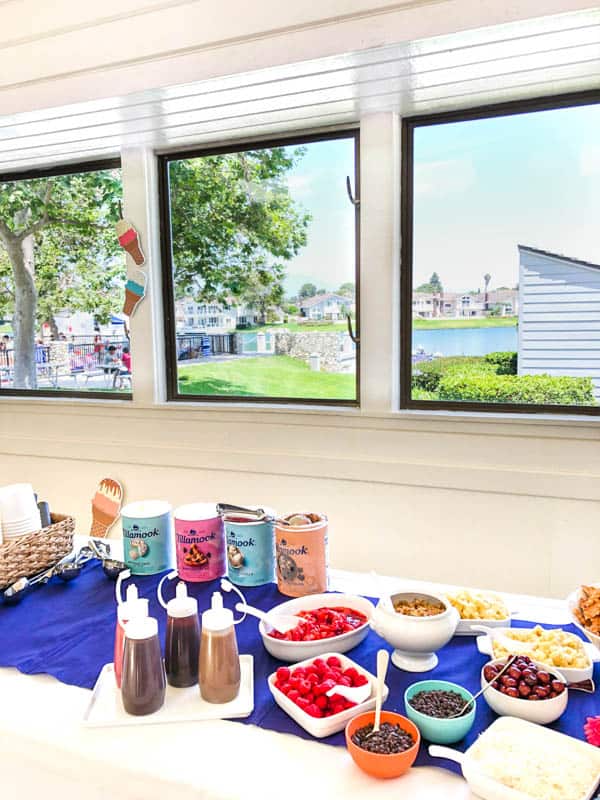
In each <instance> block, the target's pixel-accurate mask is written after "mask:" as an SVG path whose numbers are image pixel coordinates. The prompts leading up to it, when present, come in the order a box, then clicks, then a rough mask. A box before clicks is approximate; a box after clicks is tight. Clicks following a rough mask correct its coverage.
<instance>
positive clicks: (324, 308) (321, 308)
mask: <svg viewBox="0 0 600 800" xmlns="http://www.w3.org/2000/svg"><path fill="white" fill-rule="evenodd" d="M299 306H300V314H301V315H302V316H303V317H306V318H307V319H315V320H319V319H329V320H340V319H345V318H346V315H347V314H348V313H350V312H351V311H354V307H355V304H354V300H352V299H351V298H350V297H345V296H344V295H342V294H335V293H333V292H327V293H326V294H317V295H315V296H314V297H306V298H304V300H301V301H300V304H299Z"/></svg>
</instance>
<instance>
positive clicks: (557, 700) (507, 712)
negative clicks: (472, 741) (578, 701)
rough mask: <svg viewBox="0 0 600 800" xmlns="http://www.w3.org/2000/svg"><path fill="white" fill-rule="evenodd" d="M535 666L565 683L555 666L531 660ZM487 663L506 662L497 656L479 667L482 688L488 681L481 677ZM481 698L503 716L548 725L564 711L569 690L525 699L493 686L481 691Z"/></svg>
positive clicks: (497, 663) (565, 680) (499, 663)
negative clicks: (533, 698)
mask: <svg viewBox="0 0 600 800" xmlns="http://www.w3.org/2000/svg"><path fill="white" fill-rule="evenodd" d="M533 663H534V664H535V666H536V667H539V668H540V669H545V670H546V672H549V673H551V674H552V675H554V676H556V678H557V680H559V681H562V682H563V683H564V684H565V687H566V685H567V679H566V678H565V676H564V675H563V674H562V672H559V671H558V670H557V669H556V667H549V666H548V665H547V664H540V662H539V661H534V662H533ZM488 664H493V665H501V666H504V665H505V664H506V660H505V659H503V658H497V659H495V660H493V661H488V663H487V664H485V665H484V666H483V667H482V668H481V688H482V689H484V688H485V687H486V686H487V684H488V682H487V681H486V679H485V678H484V677H483V671H484V669H485V668H486V667H487V666H488ZM483 698H484V700H485V701H486V703H487V704H488V706H489V707H490V708H491V709H492V711H495V712H496V714H500V716H504V717H518V718H519V719H524V720H527V721H528V722H535V723H537V724H538V725H549V724H550V723H551V722H555V721H556V720H557V719H558V718H559V717H561V716H562V715H563V714H564V712H565V711H566V708H567V704H568V702H569V690H568V689H567V688H565V690H564V691H563V692H561V694H559V695H558V696H557V697H551V698H547V699H546V700H526V699H523V698H522V697H509V696H508V695H506V694H502V692H499V691H498V690H497V689H494V687H493V686H490V688H489V689H488V690H487V691H486V692H484V693H483Z"/></svg>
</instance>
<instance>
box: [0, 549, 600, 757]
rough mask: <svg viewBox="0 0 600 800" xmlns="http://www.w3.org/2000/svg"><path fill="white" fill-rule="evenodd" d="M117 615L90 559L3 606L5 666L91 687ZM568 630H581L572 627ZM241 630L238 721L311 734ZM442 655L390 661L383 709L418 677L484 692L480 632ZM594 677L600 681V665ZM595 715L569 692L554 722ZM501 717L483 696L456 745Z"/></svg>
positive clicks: (366, 652) (264, 656) (264, 589)
mask: <svg viewBox="0 0 600 800" xmlns="http://www.w3.org/2000/svg"><path fill="white" fill-rule="evenodd" d="M159 577H160V576H151V577H136V578H135V582H136V584H137V585H138V587H139V590H140V595H141V596H144V597H149V598H150V613H151V615H152V616H155V617H157V618H158V621H159V628H160V635H161V637H163V638H164V634H165V627H166V625H165V623H166V618H165V612H164V611H163V609H162V608H161V607H160V606H159V604H158V601H157V599H156V587H157V584H158V581H159ZM188 586H189V591H190V594H193V595H194V596H195V597H197V598H198V604H199V608H200V610H201V611H202V610H204V609H205V608H207V607H208V605H209V604H210V595H211V593H212V592H213V591H214V590H215V589H217V588H218V581H215V582H212V583H208V584H202V583H200V584H188ZM169 591H172V588H171V589H170V590H169V589H168V588H167V589H166V593H167V594H168V592H169ZM244 594H245V595H246V597H247V600H248V602H249V603H251V604H252V605H255V606H258V607H259V608H262V609H269V608H271V607H272V606H274V605H276V604H277V603H280V602H282V601H283V600H286V599H289V598H285V597H284V596H283V595H281V594H280V593H279V591H278V590H277V587H276V586H275V585H274V584H270V585H268V586H261V587H257V588H252V589H245V590H244ZM226 604H229V605H230V606H232V605H233V596H232V597H230V598H226ZM115 616H116V611H115V597H114V583H113V582H112V581H109V580H108V579H107V578H106V577H105V576H104V574H103V572H102V570H101V568H100V566H99V564H98V563H97V562H92V563H90V564H88V565H86V567H85V568H84V569H83V571H82V573H81V575H80V577H79V578H77V580H75V581H73V582H71V583H68V584H65V583H62V582H60V581H59V580H58V579H53V580H52V581H51V582H50V583H49V584H47V585H46V586H44V587H42V588H38V589H33V590H32V591H31V593H30V594H29V595H28V596H27V597H25V599H24V600H23V601H22V602H21V604H20V605H18V606H14V607H9V606H0V666H2V667H16V668H17V669H19V670H20V671H21V672H24V673H26V674H28V675H35V674H39V673H46V674H49V675H53V676H54V677H56V678H58V680H60V681H62V682H63V683H67V684H71V685H74V686H80V687H84V688H87V689H91V688H92V687H93V686H94V684H95V682H96V678H97V677H98V674H99V672H100V670H101V669H102V667H103V666H104V664H106V663H107V662H109V661H112V652H113V642H114V630H115ZM533 624H534V623H532V622H514V625H515V626H523V627H530V626H531V625H533ZM545 627H551V626H545ZM555 627H556V626H555ZM562 627H564V628H565V629H566V630H570V631H573V632H574V633H578V631H577V629H575V628H574V627H573V626H562ZM236 631H237V635H238V644H239V650H240V653H251V654H252V655H253V656H254V680H255V706H254V712H253V713H252V715H251V716H250V717H248V718H247V719H243V720H237V721H238V722H242V723H250V724H254V725H259V726H260V727H261V728H267V729H269V730H274V731H281V732H285V733H293V734H296V735H297V736H301V737H302V738H305V739H310V738H312V737H311V736H310V735H309V734H307V733H306V732H305V731H304V730H303V729H302V728H301V727H300V726H298V725H297V724H296V723H295V722H293V721H292V720H291V719H290V718H289V717H288V716H287V714H285V713H284V712H283V711H282V710H281V709H280V708H279V706H277V705H276V704H275V702H274V701H273V699H272V697H271V694H270V692H269V689H268V687H267V681H266V678H267V676H268V675H269V674H270V673H271V672H273V671H274V670H275V669H276V668H277V667H278V666H280V664H281V662H278V661H276V660H275V659H273V658H271V656H269V655H268V653H267V652H266V650H265V649H264V647H263V645H262V641H261V639H260V636H259V634H258V629H257V620H255V619H253V618H247V619H246V620H245V621H244V622H243V623H241V624H240V625H238V626H237V627H236ZM381 647H386V648H387V649H388V650H389V649H391V648H390V647H389V645H387V644H386V643H385V642H384V641H383V640H382V639H381V638H380V637H379V636H377V634H375V633H374V632H373V631H371V632H370V633H369V634H368V636H367V637H366V639H365V640H364V641H363V642H362V644H360V645H359V646H358V647H357V648H355V649H354V650H353V651H351V652H350V653H348V655H349V656H350V658H352V659H354V660H355V661H357V662H358V663H359V664H361V665H362V666H363V667H365V668H366V669H368V670H369V671H370V672H373V673H374V672H375V669H376V668H375V662H376V654H377V651H378V650H379V649H380V648H381ZM438 656H439V665H438V666H437V667H436V668H435V669H434V670H432V671H431V672H428V673H423V674H419V675H415V674H414V673H408V672H403V671H400V670H398V669H396V667H394V666H392V665H390V669H389V672H388V677H387V684H388V686H389V688H390V695H389V698H388V700H387V703H386V704H385V707H386V708H387V709H389V710H392V711H398V712H400V713H404V699H403V698H404V691H405V689H406V688H407V687H408V686H409V685H410V684H412V683H414V682H415V681H417V680H423V679H426V678H430V677H435V678H441V679H446V680H450V681H453V682H454V683H458V684H460V685H462V686H465V687H466V688H467V689H469V690H470V691H471V692H476V691H478V690H479V688H480V685H479V675H480V670H481V667H482V665H483V664H484V663H485V662H486V660H487V657H486V656H483V655H481V654H480V653H479V652H478V650H477V647H476V644H475V638H474V637H458V636H457V637H455V638H454V639H452V641H450V642H449V643H448V644H447V645H446V646H445V647H444V648H442V650H440V651H439V653H438ZM594 678H595V680H596V683H598V681H599V680H600V667H599V665H598V664H596V667H595V675H594ZM596 714H600V704H599V703H598V700H597V695H595V694H594V695H591V694H584V693H583V692H576V691H573V692H571V693H570V699H569V707H568V710H567V712H566V713H565V714H564V715H563V717H562V718H561V719H560V720H559V721H558V722H556V723H554V725H552V726H551V727H553V728H555V729H556V730H558V731H561V732H563V733H567V734H570V735H571V736H575V737H577V738H580V739H583V738H584V735H583V725H584V722H585V719H586V717H588V716H594V715H596ZM495 717H496V715H495V714H494V713H493V712H492V711H491V710H490V709H489V707H488V706H487V704H486V702H485V700H483V699H481V700H479V702H478V703H477V715H476V719H475V724H474V726H473V728H472V730H471V732H470V734H469V736H468V737H467V738H466V739H465V740H464V741H462V742H459V743H458V745H456V746H457V747H458V748H459V749H461V750H464V749H466V747H467V746H468V745H469V744H471V742H472V741H473V740H474V739H475V738H476V736H477V735H478V734H479V733H480V732H481V731H483V730H484V729H485V728H487V727H488V725H489V724H490V723H491V722H493V720H494V719H495ZM321 741H322V742H324V743H325V744H332V745H343V744H344V734H343V732H342V733H338V734H335V735H334V736H330V737H328V738H327V739H322V740H321ZM416 763H417V764H435V765H436V766H444V767H447V768H448V769H453V770H455V771H460V767H458V765H456V764H454V763H453V762H449V761H445V760H439V759H431V758H430V757H429V755H428V753H427V748H426V747H425V746H422V747H421V750H420V753H419V756H418V758H417V762H416Z"/></svg>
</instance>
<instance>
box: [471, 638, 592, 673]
mask: <svg viewBox="0 0 600 800" xmlns="http://www.w3.org/2000/svg"><path fill="white" fill-rule="evenodd" d="M512 630H515V629H514V628H494V629H493V630H491V631H490V632H489V633H488V634H487V636H478V637H477V639H476V640H475V641H476V642H477V649H478V650H479V652H480V653H483V655H486V656H491V657H492V658H494V651H493V648H492V639H491V636H493V634H494V633H503V632H506V631H508V632H509V633H510V632H511V631H512ZM519 630H521V629H519ZM573 635H574V634H573ZM582 645H583V649H584V650H585V653H586V655H587V657H588V659H589V664H588V666H587V667H586V668H585V669H575V668H574V667H554V666H553V665H552V664H549V665H548V669H550V670H552V671H554V670H556V669H559V670H560V672H561V674H562V675H563V676H564V677H565V679H566V680H567V683H578V682H579V681H587V680H590V679H591V678H592V676H593V674H594V663H593V662H594V661H600V651H598V650H597V649H596V648H595V647H593V646H592V645H591V644H588V643H587V642H582Z"/></svg>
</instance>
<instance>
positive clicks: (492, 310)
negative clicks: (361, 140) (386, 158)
mask: <svg viewBox="0 0 600 800" xmlns="http://www.w3.org/2000/svg"><path fill="white" fill-rule="evenodd" d="M599 101H600V97H599V96H598V94H595V95H592V94H589V93H588V94H587V95H579V96H576V95H571V96H565V97H562V98H554V99H550V100H537V101H523V102H520V103H511V104H508V103H507V104H503V105H501V106H496V107H488V108H483V109H475V110H471V111H467V112H449V113H444V114H438V115H433V116H427V117H414V118H410V119H405V120H404V122H403V126H404V131H403V139H402V141H403V143H404V151H403V175H402V181H403V184H402V188H403V192H402V195H403V200H402V202H403V208H402V248H403V249H402V263H403V270H402V312H403V313H402V365H401V366H402V368H401V375H402V386H401V405H402V406H403V407H408V408H422V409H427V408H431V409H449V410H461V411H462V410H478V411H482V410H483V411H502V410H505V411H521V412H526V411H529V412H532V411H534V412H535V411H544V412H561V413H585V414H599V413H600V233H599V228H598V220H599V219H600V148H599V146H598V133H597V132H598V130H599V129H600V104H599ZM432 293H433V295H432ZM432 296H433V298H434V303H433V305H432V307H431V311H427V312H423V311H422V310H420V309H422V308H423V306H422V302H423V298H424V297H428V298H430V297H432ZM435 298H440V300H439V304H437V300H436V299H435ZM429 302H430V301H429V299H426V303H427V304H429ZM442 316H443V318H442Z"/></svg>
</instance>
